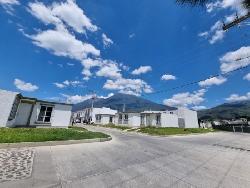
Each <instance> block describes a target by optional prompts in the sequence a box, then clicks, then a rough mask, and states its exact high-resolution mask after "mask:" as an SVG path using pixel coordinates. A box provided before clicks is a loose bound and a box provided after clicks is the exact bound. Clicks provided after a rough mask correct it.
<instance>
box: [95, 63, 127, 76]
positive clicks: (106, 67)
mask: <svg viewBox="0 0 250 188" xmlns="http://www.w3.org/2000/svg"><path fill="white" fill-rule="evenodd" d="M120 71H121V70H120V69H119V67H118V65H117V64H116V63H114V62H112V61H108V60H104V61H103V63H102V66H101V67H100V69H99V70H98V71H97V72H96V76H100V77H106V78H110V79H118V78H121V77H122V75H121V73H120Z"/></svg>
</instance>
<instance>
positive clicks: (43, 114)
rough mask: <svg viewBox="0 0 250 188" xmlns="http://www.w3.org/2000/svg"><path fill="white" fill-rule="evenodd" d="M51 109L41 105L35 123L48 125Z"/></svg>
mask: <svg viewBox="0 0 250 188" xmlns="http://www.w3.org/2000/svg"><path fill="white" fill-rule="evenodd" d="M52 111H53V107H52V106H45V105H42V106H41V109H40V113H39V115H38V118H37V121H38V122H43V123H50V120H51V115H52Z"/></svg>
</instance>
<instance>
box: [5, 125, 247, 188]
mask: <svg viewBox="0 0 250 188" xmlns="http://www.w3.org/2000/svg"><path fill="white" fill-rule="evenodd" d="M91 129H94V130H98V131H103V132H106V133H108V134H110V135H112V137H113V140H112V141H110V142H105V143H90V144H77V145H70V146H52V147H37V148H33V149H32V150H33V151H34V153H35V156H34V162H33V172H32V176H31V177H30V178H28V179H24V180H17V181H6V182H2V183H0V187H1V188H5V187H18V188H29V187H77V188H78V187H86V188H91V187H97V188H101V187H119V188H120V187H142V188H145V187H157V188H159V187H179V188H182V187H185V188H186V187H209V188H210V187H225V188H230V187H234V188H235V187H237V188H240V187H246V188H249V187H250V135H249V134H234V133H224V132H220V133H211V134H210V133H209V134H205V135H193V136H179V137H152V136H141V135H137V134H134V133H122V132H120V131H118V130H111V129H104V128H91Z"/></svg>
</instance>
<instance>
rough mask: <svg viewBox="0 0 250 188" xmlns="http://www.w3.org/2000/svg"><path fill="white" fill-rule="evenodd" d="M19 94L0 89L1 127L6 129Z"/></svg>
mask: <svg viewBox="0 0 250 188" xmlns="http://www.w3.org/2000/svg"><path fill="white" fill-rule="evenodd" d="M17 94H18V93H15V92H10V91H5V90H1V89H0V127H6V126H7V124H8V118H9V115H10V112H11V109H12V105H13V103H14V101H15V98H16V96H17Z"/></svg>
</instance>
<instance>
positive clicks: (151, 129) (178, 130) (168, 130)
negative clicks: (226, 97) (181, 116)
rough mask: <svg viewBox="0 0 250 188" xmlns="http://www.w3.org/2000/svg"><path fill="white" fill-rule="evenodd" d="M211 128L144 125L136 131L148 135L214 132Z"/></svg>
mask: <svg viewBox="0 0 250 188" xmlns="http://www.w3.org/2000/svg"><path fill="white" fill-rule="evenodd" d="M214 131H215V130H213V129H199V128H185V129H184V128H174V127H160V128H156V127H144V128H140V129H138V132H141V133H146V134H150V135H160V136H164V135H178V134H183V135H185V134H192V133H209V132H214Z"/></svg>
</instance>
